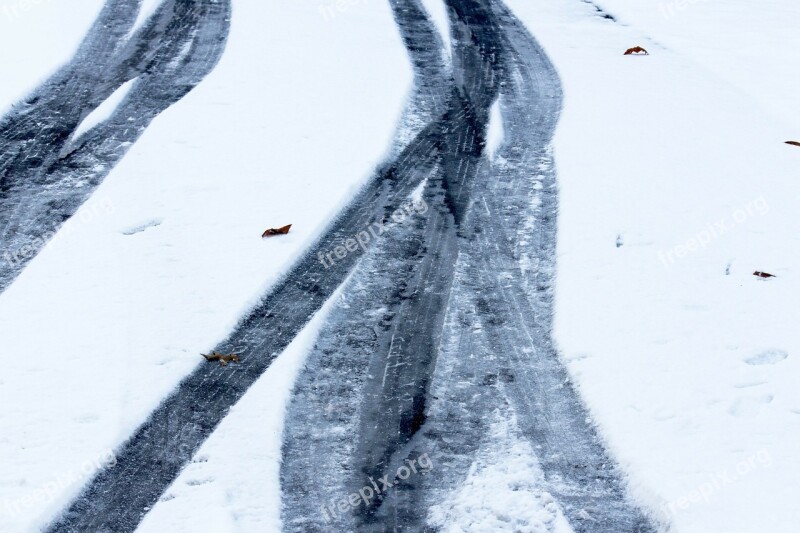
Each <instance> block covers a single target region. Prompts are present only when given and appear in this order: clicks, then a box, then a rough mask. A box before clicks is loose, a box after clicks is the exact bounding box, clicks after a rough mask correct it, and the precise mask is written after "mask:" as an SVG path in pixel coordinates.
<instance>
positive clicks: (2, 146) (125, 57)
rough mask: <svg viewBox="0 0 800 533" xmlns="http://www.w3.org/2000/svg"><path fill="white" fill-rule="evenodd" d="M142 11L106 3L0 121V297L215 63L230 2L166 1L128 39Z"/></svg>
mask: <svg viewBox="0 0 800 533" xmlns="http://www.w3.org/2000/svg"><path fill="white" fill-rule="evenodd" d="M140 4H141V0H136V1H130V2H129V1H126V0H108V2H107V3H106V5H105V6H104V8H103V10H102V11H101V13H100V15H99V16H98V19H97V20H96V22H95V23H94V25H93V26H92V28H91V29H90V31H89V34H88V36H87V37H86V39H84V41H83V43H82V44H81V46H80V47H79V49H78V52H77V53H76V55H75V57H74V58H73V60H72V61H71V62H70V63H69V64H68V65H67V66H65V67H63V68H62V69H61V70H59V71H58V72H57V73H56V74H54V75H53V76H52V77H51V78H50V79H49V80H47V81H46V82H45V83H44V84H43V85H42V86H41V87H40V88H39V89H37V90H35V91H34V92H33V93H32V94H31V95H30V96H29V97H28V98H26V99H25V100H23V102H21V103H19V104H17V105H16V106H15V107H14V108H12V110H11V112H10V113H9V114H8V115H6V116H5V117H3V119H2V120H0V250H2V253H3V257H2V258H0V259H2V260H1V261H0V291H2V290H4V289H5V288H6V287H8V285H10V284H11V283H12V282H13V280H14V279H15V278H16V276H17V275H19V273H20V272H21V271H22V270H23V269H24V267H25V265H27V263H28V262H29V261H30V260H31V259H32V258H33V257H34V256H35V255H36V254H37V253H38V251H39V249H38V248H39V246H41V243H42V240H43V239H44V240H46V236H48V235H51V234H53V233H55V231H57V230H58V228H59V226H60V225H61V224H62V223H63V222H64V221H65V220H67V219H68V218H70V217H71V216H72V215H73V214H74V213H75V212H76V211H77V210H78V208H79V207H80V206H81V205H82V204H83V203H84V202H85V201H86V200H87V199H88V198H89V196H91V194H92V192H94V190H95V189H96V188H97V186H98V185H99V184H100V183H101V182H102V181H103V179H104V178H105V177H106V176H107V175H108V174H109V172H111V170H112V169H113V167H114V166H115V165H116V164H117V163H118V162H119V161H120V159H122V157H123V156H124V155H125V153H126V152H127V150H128V149H129V148H130V146H131V145H132V144H133V143H134V142H135V141H136V140H137V139H138V138H139V136H140V135H141V134H142V133H143V132H144V130H145V129H146V128H147V126H149V125H150V122H151V121H152V120H153V119H154V118H155V117H156V116H157V115H158V114H160V113H161V112H162V111H163V110H165V109H166V108H168V107H170V106H171V105H172V104H174V103H175V102H177V101H178V100H180V99H181V98H182V97H183V96H185V95H186V94H187V93H188V92H189V91H190V90H191V89H192V88H194V87H195V86H196V85H197V84H198V83H200V82H201V81H202V80H203V78H204V77H205V76H206V75H207V74H208V73H209V72H210V71H211V70H212V69H213V68H214V67H215V66H216V64H217V62H218V61H219V59H220V57H221V56H222V52H223V50H224V48H225V44H226V42H227V35H228V31H229V25H230V12H231V5H230V1H229V0H221V1H219V2H217V1H214V0H189V1H179V0H166V1H165V2H164V3H163V4H161V5H160V6H159V8H158V9H157V10H156V11H155V13H154V14H153V15H152V16H151V17H150V18H149V19H148V20H147V21H146V22H145V24H144V25H143V26H142V27H141V28H139V29H138V30H137V31H136V32H134V33H133V35H130V36H129V33H130V31H131V29H132V27H133V23H134V22H135V20H136V17H137V14H138V12H139V7H140ZM131 80H135V81H134V82H133V86H132V87H131V89H130V91H129V93H128V94H127V96H126V98H125V99H124V101H123V102H122V103H121V104H120V105H119V106H118V107H117V109H116V110H115V111H114V113H113V114H112V116H111V117H109V118H108V119H107V120H105V121H104V122H102V123H101V124H99V125H97V126H96V127H94V128H93V129H91V130H90V131H88V132H86V133H85V134H84V135H82V136H81V137H80V138H78V139H75V138H74V133H75V131H76V130H77V128H78V126H79V125H80V123H81V122H82V121H83V119H84V118H86V117H87V116H88V115H89V114H90V113H91V112H92V111H93V110H94V109H96V108H97V107H98V106H99V105H100V104H102V103H103V102H104V101H105V100H106V99H107V98H108V97H109V96H110V95H111V94H112V93H113V92H114V91H115V90H117V89H118V88H119V87H121V86H122V85H123V84H124V83H126V82H129V81H131ZM26 247H28V248H26Z"/></svg>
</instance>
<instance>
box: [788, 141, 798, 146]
mask: <svg viewBox="0 0 800 533" xmlns="http://www.w3.org/2000/svg"><path fill="white" fill-rule="evenodd" d="M786 144H791V145H792V146H800V142H797V141H786Z"/></svg>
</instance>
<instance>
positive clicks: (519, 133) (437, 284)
mask: <svg viewBox="0 0 800 533" xmlns="http://www.w3.org/2000/svg"><path fill="white" fill-rule="evenodd" d="M449 7H450V13H451V22H452V23H453V26H454V29H455V31H454V32H453V33H454V39H453V40H454V59H455V60H454V80H456V83H461V84H466V85H462V92H461V94H464V95H467V98H466V99H468V100H469V101H473V102H474V101H477V102H480V104H479V105H478V106H477V108H478V109H479V111H477V112H476V114H477V115H480V116H482V117H484V115H483V113H485V112H486V111H487V110H488V106H489V104H491V102H492V101H493V99H494V97H495V94H496V93H495V92H493V87H494V86H495V84H496V83H500V85H501V87H502V89H501V90H502V93H503V98H502V100H503V107H504V110H503V111H504V112H503V115H504V120H505V121H506V124H505V128H506V137H507V139H509V141H508V142H506V144H505V148H504V149H503V150H502V151H501V152H500V153H499V156H500V158H499V159H498V161H500V162H501V163H500V164H499V165H497V166H492V165H489V164H488V161H486V160H485V159H484V160H478V159H472V160H471V159H470V157H466V154H465V153H459V151H458V150H456V151H447V150H443V152H442V154H441V159H440V165H439V167H438V168H437V169H436V171H434V172H433V173H432V174H431V176H430V177H429V180H428V185H427V188H426V192H425V197H426V199H427V200H428V203H429V204H430V205H432V209H431V211H430V213H429V214H428V216H427V217H424V218H418V219H417V220H416V221H415V223H414V224H413V225H411V226H410V227H407V228H400V227H398V228H395V230H394V232H393V233H392V234H391V235H388V236H386V237H385V238H384V240H383V241H382V242H381V246H380V247H379V248H378V249H376V250H374V252H373V253H371V254H370V257H368V258H367V259H366V260H365V262H364V264H363V265H362V266H361V267H360V268H359V269H358V270H357V271H356V272H355V274H354V275H353V277H352V279H351V280H350V282H349V285H348V286H347V288H346V292H345V297H344V298H343V303H341V304H340V305H339V306H338V307H337V308H336V309H335V310H334V311H333V313H332V315H331V319H330V320H329V324H328V326H327V327H326V328H325V329H324V330H323V332H322V334H321V336H320V338H319V340H318V343H317V346H316V348H315V350H314V351H313V352H312V354H311V356H310V358H309V361H308V364H307V368H306V370H305V371H304V373H303V374H302V375H301V377H300V381H299V383H298V385H297V390H296V392H295V397H294V400H293V403H292V406H291V407H290V412H289V415H288V416H287V428H286V433H285V436H284V463H283V466H282V484H283V490H284V500H285V507H284V523H285V527H286V528H287V529H289V530H291V531H331V530H354V531H356V530H357V531H423V530H428V529H433V527H432V526H431V525H430V524H429V523H428V522H427V511H428V510H429V509H430V508H431V507H432V506H434V505H436V504H439V503H441V502H442V501H443V500H445V499H446V498H447V497H448V495H449V494H450V493H452V492H453V491H454V490H456V489H457V488H458V486H459V485H460V483H461V482H463V481H464V479H466V477H467V474H468V472H469V468H470V466H471V464H472V462H473V460H474V459H475V455H476V453H477V451H478V449H479V447H480V446H481V444H482V442H483V441H484V438H485V437H484V436H485V434H486V430H487V429H488V424H489V422H490V421H491V420H492V419H493V417H492V413H496V412H507V411H508V410H509V409H510V410H511V412H512V413H514V414H515V415H516V418H517V420H518V423H519V425H520V430H521V433H522V434H523V435H524V436H526V437H527V438H528V439H529V440H530V442H531V444H532V446H533V447H534V449H536V450H537V453H538V454H540V456H539V457H538V459H539V461H540V464H541V467H542V470H543V472H544V475H545V480H544V486H543V487H542V490H547V491H548V492H550V493H551V494H553V495H554V496H555V497H556V500H557V501H558V502H559V503H560V504H561V506H562V508H563V510H564V512H565V515H566V516H567V518H568V520H569V521H570V523H571V525H572V526H573V528H574V529H575V530H576V531H591V532H606V531H607V532H622V531H625V532H628V531H630V532H633V531H636V532H644V531H653V528H652V525H651V524H650V523H649V521H648V519H647V518H646V517H645V516H644V515H643V513H642V512H641V511H640V510H639V509H638V508H637V507H636V505H635V504H634V503H633V502H631V501H630V500H629V499H628V497H627V495H626V492H625V487H624V484H623V482H622V481H621V479H622V474H621V473H620V472H619V471H618V469H617V468H616V466H615V465H614V463H613V461H612V460H611V459H610V458H609V457H608V456H607V454H606V453H605V451H604V449H603V445H602V442H601V440H600V438H599V437H598V435H597V433H596V430H595V428H594V427H592V426H591V425H589V424H588V423H587V422H586V420H587V419H588V416H587V413H586V410H585V408H584V406H583V404H582V403H581V401H580V399H579V397H578V396H577V394H576V393H575V391H574V389H573V388H572V386H571V384H570V382H569V378H568V375H567V372H566V370H565V368H564V367H563V365H562V364H561V361H560V360H559V357H558V354H557V352H556V350H555V349H554V347H553V345H552V339H551V321H552V289H553V274H554V272H555V264H554V262H555V232H556V214H557V189H556V183H555V171H554V169H553V161H552V156H551V154H550V153H549V143H550V139H551V138H552V134H553V131H554V128H555V124H556V121H557V119H558V115H559V111H560V107H561V89H560V84H559V81H558V77H557V75H556V74H555V70H554V68H553V66H552V65H551V64H550V62H549V61H548V59H547V58H546V55H545V54H544V52H543V51H542V50H541V48H540V47H539V45H538V44H537V43H536V41H535V40H534V39H533V38H532V37H531V36H530V34H529V33H528V32H527V30H525V28H524V26H522V24H521V23H520V22H519V21H518V20H516V18H514V16H513V14H512V13H511V12H510V11H509V10H508V9H507V8H505V6H503V5H502V4H501V3H500V2H491V3H488V2H487V3H483V2H479V1H476V2H458V3H456V2H452V3H449ZM492 54H496V55H497V60H496V61H494V62H493V63H492V64H490V65H488V64H487V63H486V62H485V61H484V62H481V61H480V59H481V58H487V57H492ZM487 68H491V69H492V70H491V73H487ZM496 80H501V81H499V82H498V81H496ZM467 87H468V88H470V89H471V91H470V90H464V89H465V88H467ZM484 126H485V117H484V118H483V122H481V123H480V126H479V128H478V129H480V128H483V127H484ZM459 127H462V128H463V126H459V125H458V124H451V125H450V127H449V128H447V131H448V133H451V134H452V133H454V132H455V133H456V134H459V133H461V134H466V136H469V134H470V133H471V132H470V131H469V130H468V129H461V130H460V131H459ZM445 144H446V143H445ZM479 145H480V143H479ZM469 155H470V156H471V155H474V154H469ZM467 162H469V164H471V165H473V166H474V168H475V170H474V171H473V172H471V173H464V172H461V171H462V169H463V166H464V165H465V164H467ZM451 287H452V288H451ZM445 312H446V315H445ZM425 453H428V454H429V455H431V456H432V457H433V462H434V464H435V465H436V466H435V469H436V472H435V473H433V474H431V475H421V474H420V475H417V476H414V477H412V478H411V479H409V480H407V481H404V482H401V480H399V479H397V478H396V477H395V475H394V473H395V472H397V469H398V467H399V466H401V465H403V464H404V462H406V461H407V460H410V459H413V458H415V457H418V456H419V455H422V454H425ZM384 476H389V477H388V479H389V480H390V481H391V482H392V483H393V485H394V486H393V487H392V488H391V489H389V491H387V492H385V493H384V494H381V495H379V496H376V497H374V498H373V499H371V500H369V501H362V502H359V503H358V504H357V505H356V506H350V507H349V508H348V507H347V506H345V510H344V511H342V509H338V508H337V504H338V502H339V501H341V500H343V499H346V498H348V497H349V495H351V494H357V493H358V492H359V490H361V489H363V488H365V487H370V486H372V487H375V486H377V485H373V481H375V480H379V479H380V478H382V477H384ZM376 490H377V489H376Z"/></svg>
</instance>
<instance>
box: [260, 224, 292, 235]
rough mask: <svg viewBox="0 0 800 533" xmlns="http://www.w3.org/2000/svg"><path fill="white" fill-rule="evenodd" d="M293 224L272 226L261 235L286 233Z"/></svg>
mask: <svg viewBox="0 0 800 533" xmlns="http://www.w3.org/2000/svg"><path fill="white" fill-rule="evenodd" d="M291 227H292V225H291V224H287V225H286V226H283V227H281V228H270V229H268V230H267V231H265V232H264V233H262V234H261V237H273V236H275V235H286V234H287V233H289V228H291Z"/></svg>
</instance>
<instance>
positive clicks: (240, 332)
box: [49, 36, 458, 532]
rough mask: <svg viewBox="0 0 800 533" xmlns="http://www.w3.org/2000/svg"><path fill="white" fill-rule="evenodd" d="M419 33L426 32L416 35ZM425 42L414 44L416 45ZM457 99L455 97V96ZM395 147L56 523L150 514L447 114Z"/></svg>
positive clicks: (308, 308) (115, 525)
mask: <svg viewBox="0 0 800 533" xmlns="http://www.w3.org/2000/svg"><path fill="white" fill-rule="evenodd" d="M411 37H412V39H411V41H409V42H411V43H416V42H417V41H416V40H415V39H414V38H413V36H411ZM417 50H423V49H422V48H417V47H411V48H409V52H410V53H411V54H412V55H413V54H415V53H416V52H417ZM443 72H447V67H446V65H444V64H443V63H441V64H438V65H433V66H432V65H431V64H430V63H428V62H426V63H425V65H424V68H422V69H419V70H416V71H415V77H416V78H415V79H416V85H417V88H418V90H417V91H416V93H415V94H416V96H417V97H418V98H422V97H426V96H428V97H429V96H430V95H431V94H434V93H435V94H436V95H437V98H438V99H439V100H438V101H439V102H442V103H447V102H449V100H450V99H453V98H458V96H457V95H449V94H439V93H438V92H436V91H437V88H439V87H444V86H445V85H444V84H443V83H441V82H440V81H437V80H435V79H433V78H434V77H436V76H440V75H441V74H442V73H443ZM447 105H448V106H449V104H447ZM411 108H412V109H419V110H424V112H421V114H420V116H419V117H418V118H417V119H415V120H413V121H412V122H413V123H417V124H419V123H420V122H421V121H422V120H425V119H427V120H430V118H431V117H430V114H432V113H435V112H436V109H437V106H432V107H425V106H423V105H420V104H419V103H414V102H411ZM417 129H418V130H419V133H418V134H417V135H416V136H415V137H414V138H413V139H412V140H411V141H410V142H408V143H404V144H405V146H402V145H401V146H400V147H399V148H397V151H399V153H397V155H396V157H394V158H393V159H391V160H390V161H389V162H387V163H386V164H385V165H383V166H382V168H380V169H378V171H377V172H376V174H375V175H374V176H373V178H372V179H371V180H370V181H369V182H368V183H367V184H366V185H365V187H364V189H363V190H362V191H360V192H359V193H358V194H357V196H356V197H355V198H354V199H353V201H352V202H351V204H350V206H349V207H348V208H346V209H345V210H344V211H343V213H341V214H340V216H339V217H338V218H337V219H336V220H335V221H334V222H333V223H332V225H331V227H330V228H328V230H326V231H325V232H324V234H323V236H322V237H321V238H320V240H319V241H318V243H317V245H316V246H315V247H314V249H312V250H310V251H309V252H308V253H307V254H306V255H305V256H304V257H303V258H301V259H300V260H299V261H298V263H297V264H296V265H294V266H293V267H292V269H291V270H290V271H289V272H288V273H287V275H286V276H285V277H284V278H283V279H282V280H280V281H279V282H278V283H277V284H276V285H275V286H274V287H273V288H272V289H271V290H270V291H269V292H268V293H267V294H266V295H265V296H264V298H263V300H262V302H261V303H260V304H258V305H257V306H256V307H255V308H254V309H253V310H252V311H251V312H250V313H249V314H248V315H247V316H246V317H245V318H244V319H243V320H242V322H241V323H240V324H239V326H238V327H237V328H236V329H235V331H234V332H233V333H232V334H231V336H230V337H229V338H228V339H227V340H226V341H225V342H223V343H222V344H221V345H220V346H218V347H217V350H219V351H230V350H236V351H238V352H243V353H244V355H243V357H242V361H241V363H240V364H237V365H229V366H227V367H225V368H222V367H219V366H218V365H206V364H202V365H200V366H198V367H197V368H196V369H195V371H193V372H192V374H190V375H189V376H188V377H187V378H186V379H184V380H183V381H182V382H181V383H180V384H179V386H178V387H177V389H176V390H175V391H173V393H172V394H170V395H169V396H168V397H167V398H165V399H164V400H163V401H162V403H161V405H160V406H159V407H158V408H157V409H156V410H155V411H154V412H153V414H151V415H150V417H149V418H148V419H147V420H146V421H145V422H144V423H143V424H142V426H140V427H139V428H138V429H137V430H136V431H135V432H134V434H133V435H132V437H131V438H130V439H129V440H128V441H127V442H126V443H125V444H124V445H123V446H122V447H121V448H120V449H119V450H117V453H116V456H117V463H116V465H115V466H113V467H112V468H110V469H108V470H105V471H102V472H100V473H99V474H98V475H97V476H96V477H95V478H94V479H93V480H92V481H91V482H90V483H89V484H88V485H87V487H86V488H85V489H84V491H83V493H82V494H81V495H80V496H79V497H78V498H77V499H76V500H75V501H74V502H73V503H72V504H71V505H70V507H69V508H68V509H67V510H66V511H65V513H64V515H63V516H62V517H60V518H59V519H58V520H57V521H56V522H55V523H54V524H53V525H52V526H51V527H50V528H49V531H53V532H56V531H63V532H69V531H114V532H122V531H133V530H134V529H135V528H136V526H137V525H138V523H139V522H140V521H141V519H142V517H143V516H144V514H145V513H146V512H147V511H148V510H149V509H150V508H151V507H152V505H153V504H154V503H155V502H156V501H157V500H158V498H159V497H160V496H161V495H162V493H163V492H164V491H165V490H166V489H167V487H168V486H169V485H170V484H171V483H172V481H173V480H174V479H175V478H176V477H177V475H178V473H179V472H180V470H181V469H182V468H183V467H184V466H185V465H186V464H187V463H188V462H189V461H190V460H191V457H192V456H193V455H194V453H195V452H196V451H197V449H198V448H199V447H200V445H201V444H202V443H203V442H204V441H205V440H206V438H208V436H209V435H210V434H211V432H212V431H213V430H214V428H216V426H217V425H218V424H219V422H220V421H221V420H222V418H223V417H224V416H225V415H226V414H227V412H228V410H229V408H230V407H231V406H232V405H234V404H235V403H236V402H237V401H238V400H239V399H240V398H241V397H242V396H243V395H244V393H245V392H246V391H247V389H248V388H249V387H250V386H251V385H252V384H253V383H254V382H255V381H256V380H257V379H258V378H259V377H260V376H261V375H262V374H263V372H264V371H266V369H267V368H269V366H270V365H271V363H272V361H274V359H275V358H276V357H277V356H278V355H279V354H280V353H281V352H282V351H283V350H284V348H285V347H286V346H287V345H288V344H289V343H290V342H291V340H292V339H293V338H294V337H295V336H296V335H297V334H298V333H299V332H300V331H301V330H302V328H303V327H304V326H305V324H306V323H307V322H308V320H310V318H311V316H312V315H313V314H314V313H315V312H316V311H318V310H319V309H320V308H321V306H322V305H323V303H324V302H325V301H326V300H327V299H328V298H329V297H330V295H331V294H333V292H334V291H335V290H336V289H337V288H338V287H339V286H340V285H341V283H342V282H343V281H344V280H345V278H346V277H347V276H348V275H349V274H350V272H351V271H352V269H353V268H354V266H355V265H356V264H357V263H358V261H359V260H360V257H359V256H358V254H357V253H351V254H349V255H347V256H346V257H345V258H344V259H342V260H337V261H336V262H335V263H334V264H333V265H329V267H326V266H323V263H322V262H321V261H320V260H319V256H318V253H320V252H323V253H324V252H325V251H328V250H329V249H330V248H331V247H332V246H335V245H337V244H341V243H343V242H344V241H345V240H346V239H348V238H352V237H354V236H355V235H357V234H358V233H359V232H360V231H363V230H365V229H366V228H367V227H369V226H370V225H371V224H374V223H376V222H379V221H382V220H386V219H387V218H388V217H389V215H390V214H391V213H393V212H394V211H395V210H396V209H397V208H398V207H400V206H401V205H402V204H403V203H404V202H405V201H406V199H407V198H408V196H409V194H411V192H412V191H414V189H415V188H416V187H417V186H418V185H419V184H420V183H421V182H422V181H423V180H424V179H425V178H427V177H428V176H429V175H430V173H431V172H432V169H433V168H435V166H436V163H437V160H438V153H439V150H440V147H439V146H438V145H437V143H436V142H435V140H436V139H438V138H439V137H441V135H442V131H443V129H444V122H443V120H442V119H441V118H439V117H436V118H435V119H434V120H433V121H432V122H430V123H428V124H427V125H426V126H425V127H424V128H417Z"/></svg>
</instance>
